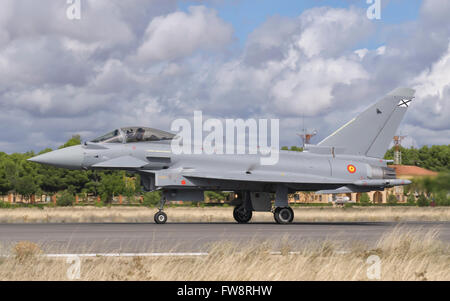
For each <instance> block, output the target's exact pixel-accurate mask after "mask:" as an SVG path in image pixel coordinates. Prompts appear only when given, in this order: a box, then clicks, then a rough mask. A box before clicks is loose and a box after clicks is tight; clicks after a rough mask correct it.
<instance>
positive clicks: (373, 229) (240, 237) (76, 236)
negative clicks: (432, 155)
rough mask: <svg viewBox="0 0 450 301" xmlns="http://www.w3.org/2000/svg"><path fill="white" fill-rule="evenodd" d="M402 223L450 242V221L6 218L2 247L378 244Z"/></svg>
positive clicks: (201, 248)
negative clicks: (55, 220) (45, 221)
mask: <svg viewBox="0 0 450 301" xmlns="http://www.w3.org/2000/svg"><path fill="white" fill-rule="evenodd" d="M396 226H400V227H403V228H404V229H408V230H414V231H418V230H423V231H427V230H430V229H437V230H439V233H440V234H439V239H441V240H443V241H446V242H450V222H407V223H401V224H399V223H386V222H354V223H350V222H326V223H324V222H317V223H293V224H290V225H277V224H273V223H250V224H246V225H242V224H235V223H168V224H165V225H157V224H153V223H139V224H136V223H104V224H103V223H95V224H88V223H83V224H81V223H80V224H0V252H1V253H4V252H8V250H10V248H11V246H12V245H13V244H15V243H16V242H18V241H25V240H26V241H32V242H36V243H38V244H39V245H41V246H42V248H43V249H44V251H46V252H47V253H49V252H53V253H108V252H121V253H126V252H135V253H144V252H205V251H207V250H208V247H209V246H210V245H211V243H214V242H217V241H233V242H236V243H239V244H242V245H246V244H248V243H249V242H251V241H257V242H259V241H270V242H272V243H273V244H274V247H276V246H277V244H279V243H280V242H281V241H283V239H284V240H286V239H289V244H290V245H291V246H292V247H294V248H295V247H296V246H300V245H302V244H305V243H309V242H312V241H323V240H326V239H331V240H335V241H362V242H365V243H368V244H369V245H372V244H375V243H376V241H377V240H378V239H379V238H380V237H381V236H382V235H383V234H384V233H386V232H388V231H390V230H392V229H394V228H395V227H396Z"/></svg>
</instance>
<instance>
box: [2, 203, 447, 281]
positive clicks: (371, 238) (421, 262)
mask: <svg viewBox="0 0 450 301" xmlns="http://www.w3.org/2000/svg"><path fill="white" fill-rule="evenodd" d="M154 212H156V209H154V208H145V207H111V208H106V207H103V208H97V207H67V208H61V207H60V208H44V209H38V208H16V209H1V210H0V280H68V271H69V270H70V269H71V267H73V266H72V264H71V261H67V260H68V259H67V256H71V255H69V254H75V255H80V254H81V255H82V256H81V257H79V258H80V267H81V268H80V280H370V279H369V277H368V274H367V271H368V268H369V267H370V266H371V262H368V261H367V260H368V258H369V256H371V255H376V256H379V258H380V264H381V265H380V267H381V274H380V279H381V280H450V208H448V207H441V208H439V207H435V208H418V207H353V208H331V207H324V208H317V207H314V208H312V207H308V208H295V215H296V218H295V220H294V223H293V224H290V225H277V224H275V223H274V221H273V217H272V215H271V214H270V213H255V215H254V218H253V219H252V222H251V223H250V224H248V225H242V224H237V223H235V222H234V220H233V218H232V208H188V207H176V208H174V207H171V208H167V210H166V212H167V213H168V216H169V223H168V224H165V225H157V224H154V223H153V214H154ZM117 253H119V255H120V256H115V255H114V256H110V255H111V254H117ZM124 253H128V254H130V253H132V254H131V255H129V256H123V254H124ZM155 253H157V254H155ZM181 253H183V254H184V255H183V254H181ZM186 253H193V255H186ZM49 254H56V255H57V256H59V257H48V255H49ZM89 254H90V255H89ZM99 254H100V255H99ZM85 255H86V256H85ZM372 264H373V263H372ZM72 271H73V270H72ZM369 274H370V273H369Z"/></svg>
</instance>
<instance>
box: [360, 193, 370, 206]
mask: <svg viewBox="0 0 450 301" xmlns="http://www.w3.org/2000/svg"><path fill="white" fill-rule="evenodd" d="M359 203H360V204H361V205H363V206H365V205H369V204H370V197H369V195H368V194H367V192H364V193H362V194H361V198H360V199H359Z"/></svg>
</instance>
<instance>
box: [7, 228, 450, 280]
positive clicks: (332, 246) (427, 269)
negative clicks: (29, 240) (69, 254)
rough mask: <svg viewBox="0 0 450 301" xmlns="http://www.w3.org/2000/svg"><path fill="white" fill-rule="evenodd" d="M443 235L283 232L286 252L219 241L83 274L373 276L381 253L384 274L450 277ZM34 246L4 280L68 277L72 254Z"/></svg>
mask: <svg viewBox="0 0 450 301" xmlns="http://www.w3.org/2000/svg"><path fill="white" fill-rule="evenodd" d="M437 235H438V233H437V231H430V232H426V233H425V232H420V231H414V232H408V231H406V230H402V229H401V228H396V229H395V230H394V231H392V232H390V233H387V234H386V235H384V236H383V237H382V238H381V239H380V240H379V241H378V243H377V244H376V246H375V248H370V247H368V246H367V245H364V244H362V243H360V242H348V243H346V244H343V243H338V242H334V241H326V242H322V243H316V244H310V245H305V246H303V247H300V248H299V249H292V248H291V246H290V245H289V240H288V239H287V238H283V239H282V241H283V243H282V244H281V246H278V248H277V249H276V250H277V251H280V255H273V254H271V251H273V250H274V249H273V245H271V243H273V242H269V241H267V242H264V243H249V244H248V246H246V247H244V248H242V246H238V245H237V244H235V243H231V242H221V243H217V244H214V245H213V246H211V248H210V250H209V251H208V252H209V256H204V257H181V258H180V257H177V258H175V257H159V258H153V257H131V258H130V257H120V258H119V257H93V258H92V257H91V258H81V271H80V272H81V273H80V276H81V278H80V280H170V281H172V280H368V278H367V274H366V273H367V268H368V267H369V264H367V263H366V260H367V258H368V256H370V255H378V256H379V257H380V259H381V280H450V249H449V244H447V243H444V242H441V241H439V240H438V239H437ZM22 245H23V243H22ZM29 246H30V245H29ZM30 248H31V250H32V252H31V253H32V254H34V256H25V257H23V258H19V257H18V256H10V257H4V258H1V259H0V280H67V275H66V273H67V270H68V268H69V267H70V264H69V263H67V262H66V259H62V258H47V257H42V256H39V253H40V251H39V250H38V249H36V248H35V246H32V247H30ZM25 253H27V252H25Z"/></svg>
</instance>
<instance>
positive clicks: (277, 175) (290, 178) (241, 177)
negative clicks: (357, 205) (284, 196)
mask: <svg viewBox="0 0 450 301" xmlns="http://www.w3.org/2000/svg"><path fill="white" fill-rule="evenodd" d="M182 176H184V177H186V178H193V179H206V180H227V181H244V182H264V183H268V182H270V183H296V184H301V183H336V179H333V178H328V177H320V176H314V175H309V174H301V173H288V172H252V173H249V174H248V173H246V172H217V173H215V172H210V171H208V172H201V171H188V172H183V173H182ZM346 183H347V182H343V183H342V184H346ZM349 183H351V182H349Z"/></svg>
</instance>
